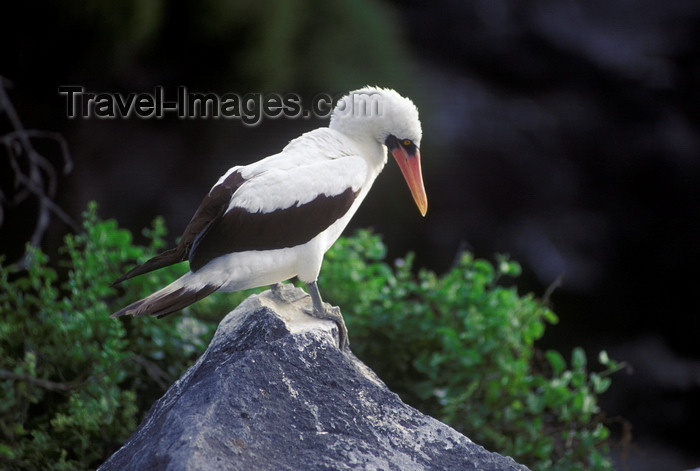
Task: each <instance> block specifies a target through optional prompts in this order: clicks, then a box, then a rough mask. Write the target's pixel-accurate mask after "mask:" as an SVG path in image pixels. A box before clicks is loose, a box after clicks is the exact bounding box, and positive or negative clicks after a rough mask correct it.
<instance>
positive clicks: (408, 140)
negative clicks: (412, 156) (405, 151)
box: [403, 139, 413, 147]
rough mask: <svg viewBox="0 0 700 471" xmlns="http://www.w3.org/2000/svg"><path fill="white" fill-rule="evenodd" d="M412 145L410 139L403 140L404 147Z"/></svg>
mask: <svg viewBox="0 0 700 471" xmlns="http://www.w3.org/2000/svg"><path fill="white" fill-rule="evenodd" d="M411 144H413V142H412V141H411V140H410V139H404V140H403V145H405V146H406V147H408V146H410V145H411Z"/></svg>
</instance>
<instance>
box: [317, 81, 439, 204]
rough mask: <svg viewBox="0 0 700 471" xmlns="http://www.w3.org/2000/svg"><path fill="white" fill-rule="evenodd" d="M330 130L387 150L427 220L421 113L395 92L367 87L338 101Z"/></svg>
mask: <svg viewBox="0 0 700 471" xmlns="http://www.w3.org/2000/svg"><path fill="white" fill-rule="evenodd" d="M329 127H330V128H331V129H335V130H336V131H339V132H342V133H343V134H345V135H347V136H350V137H352V138H354V139H356V140H358V141H366V140H367V139H371V140H374V141H376V142H377V143H379V144H380V145H384V146H386V147H387V148H388V149H389V151H390V152H391V154H392V156H393V157H394V159H395V160H396V163H397V164H398V165H399V168H400V169H401V173H403V176H404V178H405V179H406V183H407V184H408V187H409V189H410V190H411V194H412V195H413V199H414V201H415V202H416V205H417V206H418V209H419V211H420V212H421V214H422V215H423V216H425V213H426V211H427V210H428V199H427V196H426V194H425V188H424V187H423V176H422V173H421V166H420V150H419V148H420V142H421V138H422V136H423V131H422V129H421V124H420V119H419V118H418V109H417V108H416V105H414V104H413V102H412V101H411V100H410V99H408V98H405V97H402V96H401V95H399V94H398V93H397V92H395V91H394V90H391V89H388V88H379V87H365V88H361V89H359V90H355V91H353V92H350V93H348V94H347V95H346V96H344V97H343V98H341V99H340V100H339V101H338V104H337V105H336V107H335V109H334V110H333V113H332V114H331V122H330V125H329Z"/></svg>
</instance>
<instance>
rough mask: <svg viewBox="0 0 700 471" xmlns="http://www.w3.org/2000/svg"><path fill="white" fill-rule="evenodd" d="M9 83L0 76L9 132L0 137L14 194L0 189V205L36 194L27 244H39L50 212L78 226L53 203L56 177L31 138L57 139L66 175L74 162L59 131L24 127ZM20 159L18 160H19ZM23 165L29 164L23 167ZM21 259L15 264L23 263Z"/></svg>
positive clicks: (0, 100) (0, 213)
mask: <svg viewBox="0 0 700 471" xmlns="http://www.w3.org/2000/svg"><path fill="white" fill-rule="evenodd" d="M7 86H11V82H10V81H8V80H7V79H5V78H3V77H2V76H0V112H4V113H5V114H6V115H7V119H8V120H9V122H10V126H11V128H12V131H10V132H8V133H6V134H5V135H3V136H0V144H2V145H4V146H5V148H6V149H7V151H8V156H9V164H10V168H11V169H12V172H13V174H14V175H13V176H14V185H15V189H18V190H17V191H16V194H14V195H13V196H12V197H9V196H8V195H7V193H6V192H4V191H2V190H0V204H8V205H18V204H20V203H21V202H22V201H24V200H25V199H27V198H29V197H32V196H33V197H36V198H37V199H38V201H39V212H38V215H37V218H36V224H35V227H34V232H33V233H32V235H31V237H30V244H31V245H32V246H34V247H38V246H39V245H40V243H41V240H42V238H43V236H44V233H45V232H46V230H47V228H48V225H49V222H50V220H51V214H54V215H55V216H57V217H58V218H59V219H61V221H63V222H64V223H65V224H66V225H68V226H70V227H71V228H72V229H73V230H74V231H76V232H79V231H80V230H81V229H80V226H79V225H78V224H76V223H75V221H73V219H72V218H71V217H70V216H68V214H66V213H65V212H64V211H63V210H62V209H61V208H60V207H59V206H58V205H57V204H56V203H54V201H53V198H54V197H55V196H56V190H57V187H58V176H57V174H56V170H55V168H54V166H53V165H52V164H51V162H49V160H48V159H46V158H45V157H44V156H43V155H41V154H40V153H39V152H37V150H36V149H35V148H34V146H33V145H32V139H50V140H52V141H54V142H57V143H58V145H59V148H60V156H61V158H62V160H63V165H62V169H61V170H62V173H63V174H64V175H65V174H67V173H69V172H70V171H71V170H72V168H73V161H72V159H71V156H70V152H69V150H68V144H67V142H66V140H65V139H64V138H63V136H61V135H60V134H58V133H53V132H47V131H38V130H33V129H25V128H24V126H23V124H22V121H21V120H20V119H19V115H18V114H17V111H16V110H15V108H14V106H13V105H12V102H11V101H10V98H9V96H8V95H7V92H6V91H5V87H7ZM20 162H21V163H20ZM23 166H28V168H27V169H23ZM3 216H4V212H3V210H2V208H1V207H0V226H1V225H2V223H3V221H4V217H3ZM24 262H25V260H24V259H22V260H21V261H20V262H19V263H18V264H19V265H23V264H24Z"/></svg>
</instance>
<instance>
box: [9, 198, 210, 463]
mask: <svg viewBox="0 0 700 471" xmlns="http://www.w3.org/2000/svg"><path fill="white" fill-rule="evenodd" d="M147 232H148V235H149V237H150V239H151V244H150V246H149V247H145V248H144V247H135V246H133V245H132V240H131V235H130V234H129V232H128V231H125V230H121V229H119V228H118V227H117V225H116V223H115V222H114V221H99V220H98V219H97V216H96V208H95V205H91V207H90V209H89V210H88V211H87V212H86V214H85V222H84V232H83V233H82V234H79V235H69V236H68V237H66V239H65V244H64V247H63V249H62V256H63V257H62V260H61V262H60V263H55V262H54V263H53V264H50V263H49V260H48V258H47V257H46V255H44V254H43V253H42V252H41V251H39V250H36V249H32V248H28V249H27V250H28V251H29V257H28V261H29V266H28V269H27V270H26V271H22V272H20V271H19V270H18V269H17V268H15V267H13V266H4V265H3V266H2V268H1V270H0V318H1V319H2V322H0V411H1V412H0V414H1V415H2V420H1V421H0V468H2V469H22V470H35V469H41V470H69V469H86V468H88V467H95V466H97V465H98V464H100V463H101V462H102V461H103V460H104V459H105V458H106V457H107V456H109V454H110V453H111V452H113V451H115V450H116V448H118V447H119V446H120V445H121V444H123V442H124V441H125V440H126V438H128V436H129V435H130V434H131V433H132V432H133V431H134V428H135V427H136V425H137V424H138V421H139V420H141V418H142V416H143V414H144V413H145V411H146V410H147V409H148V407H150V405H151V403H152V402H153V401H154V400H155V399H157V398H158V397H159V396H160V395H162V393H163V390H164V388H165V387H167V386H168V385H169V384H170V383H171V382H172V381H173V380H174V379H176V378H177V377H178V376H179V375H180V374H181V373H182V371H183V370H184V369H185V368H186V367H187V366H188V365H189V364H191V363H192V362H193V361H194V360H195V359H196V358H197V356H198V355H199V353H200V352H201V350H202V349H203V348H204V347H205V346H206V344H207V342H208V340H209V337H210V334H211V332H212V326H211V325H209V324H205V323H202V322H200V321H197V320H195V319H194V318H192V317H190V316H188V315H187V314H185V315H184V316H179V317H174V318H173V319H170V320H163V321H161V322H158V320H156V319H150V318H142V319H138V320H133V319H127V320H126V321H116V320H114V319H110V318H109V315H110V314H111V313H112V312H113V310H114V309H113V308H114V307H116V306H121V305H123V304H124V303H126V302H127V300H128V301H133V300H134V299H136V298H138V297H139V296H141V295H145V294H147V293H148V292H149V291H151V290H153V289H155V288H157V287H158V286H160V285H161V284H162V283H165V281H166V279H167V278H172V277H173V272H172V271H170V272H169V271H168V270H165V271H163V272H161V273H155V274H151V275H148V276H144V277H142V279H141V280H140V282H139V283H131V284H129V285H128V286H126V287H125V288H122V289H120V290H119V295H118V294H117V290H115V289H113V288H111V287H110V283H111V282H112V281H113V280H114V279H115V278H116V277H117V276H118V274H120V273H121V272H122V269H123V264H124V261H125V260H130V259H138V260H141V261H143V260H145V259H146V258H147V257H148V256H150V255H151V254H153V253H154V252H155V251H156V250H157V249H159V248H161V247H162V245H163V240H162V237H163V235H164V232H165V229H164V226H163V223H162V221H161V220H156V221H155V223H154V226H153V228H151V229H150V230H149V231H147ZM52 265H53V266H52ZM58 273H62V275H61V276H60V279H59V274H58ZM185 326H186V328H184V327H185ZM192 327H194V328H192Z"/></svg>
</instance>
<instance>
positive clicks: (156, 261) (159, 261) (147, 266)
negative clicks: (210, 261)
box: [112, 247, 187, 286]
mask: <svg viewBox="0 0 700 471" xmlns="http://www.w3.org/2000/svg"><path fill="white" fill-rule="evenodd" d="M186 258H187V257H186V256H185V252H184V251H183V250H181V249H180V247H176V248H174V249H170V250H166V251H165V252H163V253H161V254H158V255H156V256H155V257H153V258H152V259H150V260H148V261H147V262H145V263H143V264H141V265H138V266H136V267H134V268H132V269H131V270H129V271H128V272H126V273H124V274H123V275H122V276H120V277H119V278H117V279H116V280H114V281H113V282H112V286H115V285H118V284H119V283H121V282H122V281H124V280H128V279H129V278H133V277H135V276H139V275H143V274H144V273H148V272H152V271H153V270H158V269H159V268H163V267H167V266H170V265H174V264H176V263H179V262H182V261H184V260H185V259H186Z"/></svg>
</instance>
